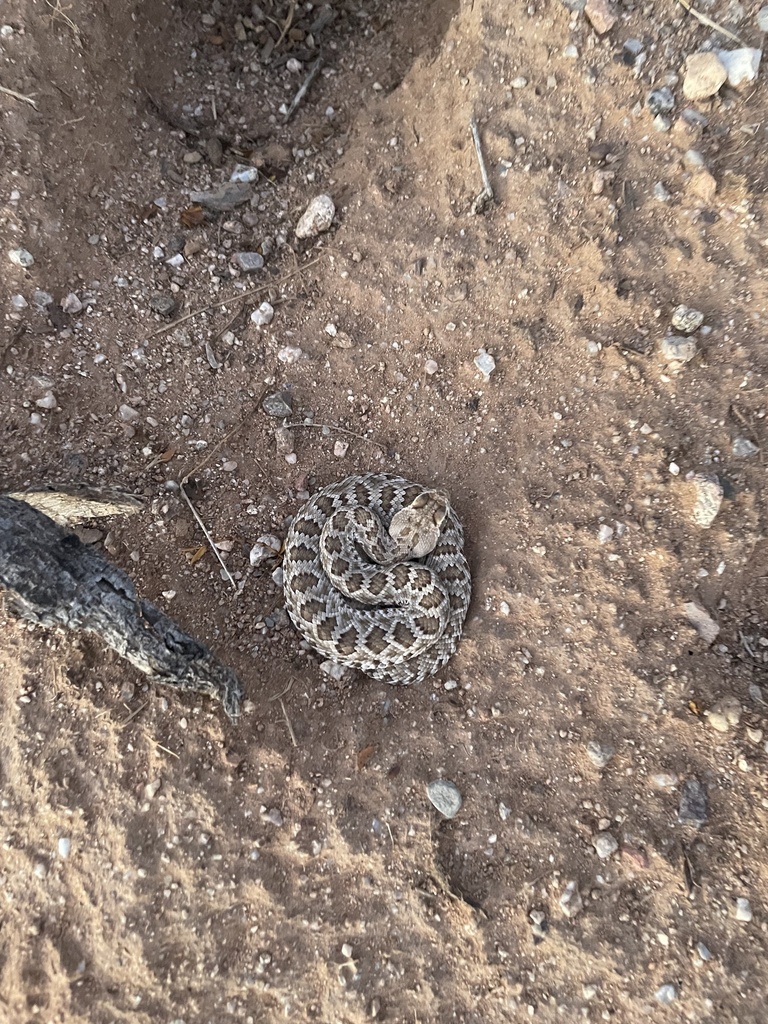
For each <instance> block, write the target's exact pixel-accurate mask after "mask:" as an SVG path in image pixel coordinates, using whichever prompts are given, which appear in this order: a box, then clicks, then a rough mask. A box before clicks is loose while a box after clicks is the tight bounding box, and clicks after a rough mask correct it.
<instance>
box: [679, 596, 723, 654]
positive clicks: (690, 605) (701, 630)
mask: <svg viewBox="0 0 768 1024" xmlns="http://www.w3.org/2000/svg"><path fill="white" fill-rule="evenodd" d="M683 611H684V612H685V616H686V618H687V619H688V621H689V622H690V624H691V625H692V626H693V628H694V629H695V630H696V632H697V633H698V634H699V636H700V637H701V639H702V640H704V641H705V642H706V643H708V644H713V643H714V642H715V640H716V639H717V635H718V633H719V632H720V627H719V626H718V624H717V623H716V622H715V620H714V619H713V618H712V616H711V615H710V614H709V612H707V611H706V610H705V609H704V608H702V607H701V605H698V604H696V602H695V601H686V603H685V604H684V605H683Z"/></svg>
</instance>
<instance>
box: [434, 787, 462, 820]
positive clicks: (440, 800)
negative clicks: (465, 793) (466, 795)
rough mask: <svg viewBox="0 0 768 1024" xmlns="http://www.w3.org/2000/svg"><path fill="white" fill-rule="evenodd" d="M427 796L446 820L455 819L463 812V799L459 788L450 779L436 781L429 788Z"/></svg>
mask: <svg viewBox="0 0 768 1024" xmlns="http://www.w3.org/2000/svg"><path fill="white" fill-rule="evenodd" d="M427 796H428V797H429V801H430V803H431V804H432V806H433V807H435V808H436V809H437V810H438V811H439V812H440V813H441V814H442V816H443V817H444V818H455V817H456V815H457V814H458V813H459V811H460V810H461V805H462V802H463V801H462V798H461V793H460V792H459V787H458V786H457V785H456V783H455V782H451V781H450V780H449V779H435V781H434V782H430V783H429V785H428V786H427Z"/></svg>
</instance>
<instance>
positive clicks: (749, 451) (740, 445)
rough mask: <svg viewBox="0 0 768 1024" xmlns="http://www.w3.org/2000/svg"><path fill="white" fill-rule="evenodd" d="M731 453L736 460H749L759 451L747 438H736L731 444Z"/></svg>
mask: <svg viewBox="0 0 768 1024" xmlns="http://www.w3.org/2000/svg"><path fill="white" fill-rule="evenodd" d="M731 451H732V452H733V454H734V455H735V456H736V458H737V459H749V458H751V456H753V455H757V453H758V452H759V451H760V449H759V448H758V446H757V445H756V444H754V443H753V442H752V441H750V440H749V438H748V437H737V438H736V439H735V440H734V442H733V446H732V447H731Z"/></svg>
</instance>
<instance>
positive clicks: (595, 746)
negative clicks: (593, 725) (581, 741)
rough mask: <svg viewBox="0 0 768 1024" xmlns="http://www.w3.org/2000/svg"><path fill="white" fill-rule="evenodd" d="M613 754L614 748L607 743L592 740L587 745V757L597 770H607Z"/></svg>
mask: <svg viewBox="0 0 768 1024" xmlns="http://www.w3.org/2000/svg"><path fill="white" fill-rule="evenodd" d="M613 754H614V750H613V747H612V746H610V745H609V744H607V743H605V744H603V743H597V742H596V741H595V740H590V741H589V743H588V744H587V757H588V758H589V760H590V761H591V762H592V764H593V765H595V767H596V768H605V766H606V765H607V764H608V762H609V761H610V760H611V758H612V757H613Z"/></svg>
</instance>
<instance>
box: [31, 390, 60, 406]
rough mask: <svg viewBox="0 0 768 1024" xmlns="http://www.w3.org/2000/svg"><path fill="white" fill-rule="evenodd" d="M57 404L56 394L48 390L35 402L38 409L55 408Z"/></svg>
mask: <svg viewBox="0 0 768 1024" xmlns="http://www.w3.org/2000/svg"><path fill="white" fill-rule="evenodd" d="M56 404H57V403H56V396H55V395H54V393H53V392H52V391H46V392H45V394H44V395H43V397H42V398H38V399H37V401H36V402H35V405H36V406H37V407H38V409H55V408H56Z"/></svg>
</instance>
